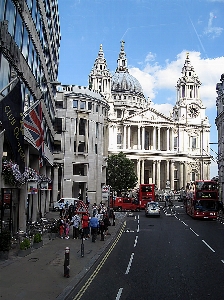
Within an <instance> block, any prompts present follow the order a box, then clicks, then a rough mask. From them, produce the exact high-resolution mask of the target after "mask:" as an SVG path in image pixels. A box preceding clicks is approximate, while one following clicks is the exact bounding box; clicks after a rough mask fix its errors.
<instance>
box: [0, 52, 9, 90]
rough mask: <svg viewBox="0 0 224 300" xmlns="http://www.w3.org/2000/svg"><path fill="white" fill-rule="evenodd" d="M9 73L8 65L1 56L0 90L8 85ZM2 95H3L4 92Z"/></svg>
mask: <svg viewBox="0 0 224 300" xmlns="http://www.w3.org/2000/svg"><path fill="white" fill-rule="evenodd" d="M9 73H10V69H9V63H8V61H7V60H6V59H5V58H4V56H3V55H0V90H1V89H3V88H4V87H5V86H6V85H7V84H8V83H9ZM3 94H4V95H5V91H4V92H3Z"/></svg>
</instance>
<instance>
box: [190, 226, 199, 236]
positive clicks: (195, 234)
mask: <svg viewBox="0 0 224 300" xmlns="http://www.w3.org/2000/svg"><path fill="white" fill-rule="evenodd" d="M190 230H191V231H192V232H193V233H194V234H195V235H196V236H199V234H197V233H196V232H195V231H194V230H193V229H192V228H190Z"/></svg>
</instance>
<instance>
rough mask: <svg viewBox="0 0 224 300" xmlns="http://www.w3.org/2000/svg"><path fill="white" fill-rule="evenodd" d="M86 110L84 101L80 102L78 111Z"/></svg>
mask: <svg viewBox="0 0 224 300" xmlns="http://www.w3.org/2000/svg"><path fill="white" fill-rule="evenodd" d="M85 108H86V102H85V101H81V102H80V109H85Z"/></svg>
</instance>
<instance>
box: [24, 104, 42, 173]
mask: <svg viewBox="0 0 224 300" xmlns="http://www.w3.org/2000/svg"><path fill="white" fill-rule="evenodd" d="M23 121H24V130H25V134H26V137H27V138H28V139H29V141H30V142H31V143H32V144H33V146H34V147H35V148H36V149H37V150H38V151H39V157H40V160H39V161H40V167H42V166H43V152H44V148H43V147H44V135H43V134H44V131H43V114H42V105H41V102H39V104H37V105H36V107H34V108H33V109H31V111H30V112H29V113H28V114H27V115H26V116H25V117H24V120H23Z"/></svg>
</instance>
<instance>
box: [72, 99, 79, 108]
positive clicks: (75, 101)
mask: <svg viewBox="0 0 224 300" xmlns="http://www.w3.org/2000/svg"><path fill="white" fill-rule="evenodd" d="M73 108H78V100H73Z"/></svg>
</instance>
